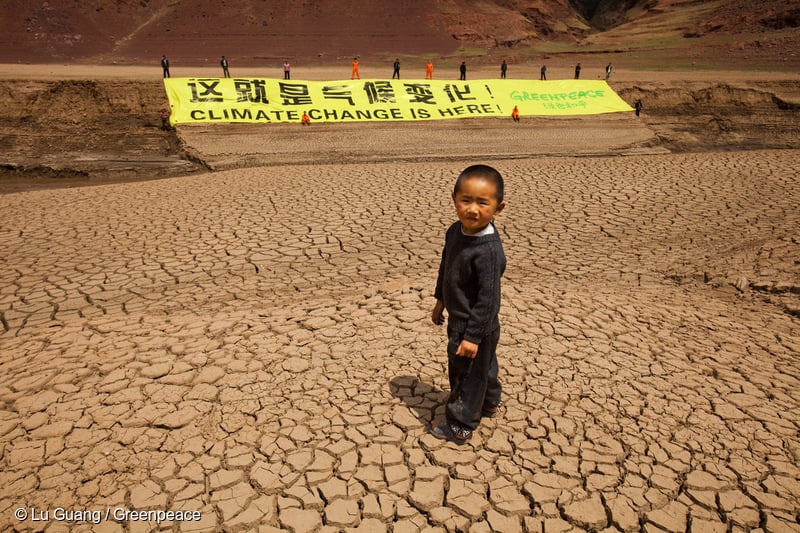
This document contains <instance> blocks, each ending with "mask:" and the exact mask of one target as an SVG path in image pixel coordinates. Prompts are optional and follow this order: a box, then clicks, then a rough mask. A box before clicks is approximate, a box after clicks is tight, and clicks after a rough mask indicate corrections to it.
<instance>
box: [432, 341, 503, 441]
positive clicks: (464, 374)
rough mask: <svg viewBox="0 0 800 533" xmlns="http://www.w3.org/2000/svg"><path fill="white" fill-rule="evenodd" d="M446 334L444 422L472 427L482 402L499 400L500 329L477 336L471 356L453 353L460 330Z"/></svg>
mask: <svg viewBox="0 0 800 533" xmlns="http://www.w3.org/2000/svg"><path fill="white" fill-rule="evenodd" d="M447 338H448V341H447V373H448V377H449V378H450V396H449V397H448V398H447V404H446V406H445V415H446V417H447V422H448V423H450V424H451V425H454V426H458V427H461V428H464V429H470V430H475V429H477V427H478V424H479V423H480V421H481V411H482V410H483V406H484V405H486V406H495V405H498V404H499V403H500V394H501V392H502V387H501V386H500V382H499V381H498V379H497V372H498V366H497V343H498V341H499V340H500V330H499V329H497V330H496V331H494V332H492V333H490V334H489V335H487V336H486V337H484V338H483V339H482V340H481V342H480V344H479V345H478V355H477V356H475V359H469V358H467V357H460V356H458V355H456V350H457V349H458V345H459V344H461V339H462V334H460V333H455V332H452V331H450V330H448V332H447Z"/></svg>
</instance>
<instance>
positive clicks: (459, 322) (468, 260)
mask: <svg viewBox="0 0 800 533" xmlns="http://www.w3.org/2000/svg"><path fill="white" fill-rule="evenodd" d="M503 189H504V185H503V177H502V176H501V175H500V173H499V172H498V171H497V170H495V169H494V168H492V167H490V166H487V165H473V166H470V167H468V168H466V169H465V170H464V171H463V172H462V173H461V174H460V175H459V176H458V179H457V180H456V184H455V187H454V189H453V203H454V204H455V208H456V216H457V218H458V221H457V222H455V223H453V224H452V225H451V226H450V228H449V229H448V230H447V234H446V235H445V244H444V249H443V250H442V260H441V263H440V264H439V274H438V277H437V281H436V290H435V292H434V296H435V298H436V303H435V304H434V308H433V311H432V312H431V320H432V321H433V323H434V324H436V325H441V324H443V323H444V311H445V310H446V311H447V315H448V317H447V338H448V343H447V372H448V378H449V381H450V395H449V396H448V398H447V403H446V405H445V419H444V420H441V421H437V420H433V421H431V424H430V426H429V428H428V431H429V433H430V434H431V435H433V436H434V437H436V438H439V439H444V440H449V441H452V442H454V443H456V444H463V443H465V442H467V441H468V440H469V439H470V438H471V437H472V432H473V431H474V430H475V429H477V427H478V424H479V423H480V420H481V418H482V417H489V418H491V417H494V416H496V415H497V412H498V407H499V406H500V399H501V397H500V396H501V392H502V387H501V385H500V381H499V380H498V379H497V373H498V364H497V353H496V351H497V343H498V341H499V339H500V322H499V319H498V312H499V310H500V278H501V276H502V275H503V272H504V271H505V268H506V257H505V254H504V253H503V245H502V243H501V242H500V235H499V233H498V231H497V229H496V228H495V226H494V217H495V215H497V214H499V213H500V212H501V211H502V210H503V208H504V207H505V202H504V200H503V195H504V192H503Z"/></svg>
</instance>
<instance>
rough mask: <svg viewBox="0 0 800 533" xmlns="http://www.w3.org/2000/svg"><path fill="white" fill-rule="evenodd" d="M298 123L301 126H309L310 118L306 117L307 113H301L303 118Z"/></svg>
mask: <svg viewBox="0 0 800 533" xmlns="http://www.w3.org/2000/svg"><path fill="white" fill-rule="evenodd" d="M300 123H301V124H302V125H303V126H309V125H310V124H311V117H309V116H308V113H306V112H305V111H303V116H302V117H300Z"/></svg>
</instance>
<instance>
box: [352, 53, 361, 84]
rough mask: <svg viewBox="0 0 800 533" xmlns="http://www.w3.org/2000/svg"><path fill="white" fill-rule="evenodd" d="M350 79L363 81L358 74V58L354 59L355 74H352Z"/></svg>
mask: <svg viewBox="0 0 800 533" xmlns="http://www.w3.org/2000/svg"><path fill="white" fill-rule="evenodd" d="M350 79H351V80H360V79H361V75H360V74H359V73H358V58H357V57H354V58H353V72H352V74H350Z"/></svg>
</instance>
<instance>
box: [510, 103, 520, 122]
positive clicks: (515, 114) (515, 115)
mask: <svg viewBox="0 0 800 533" xmlns="http://www.w3.org/2000/svg"><path fill="white" fill-rule="evenodd" d="M511 118H513V119H514V122H519V108H518V107H517V106H514V109H513V110H512V111H511Z"/></svg>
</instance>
